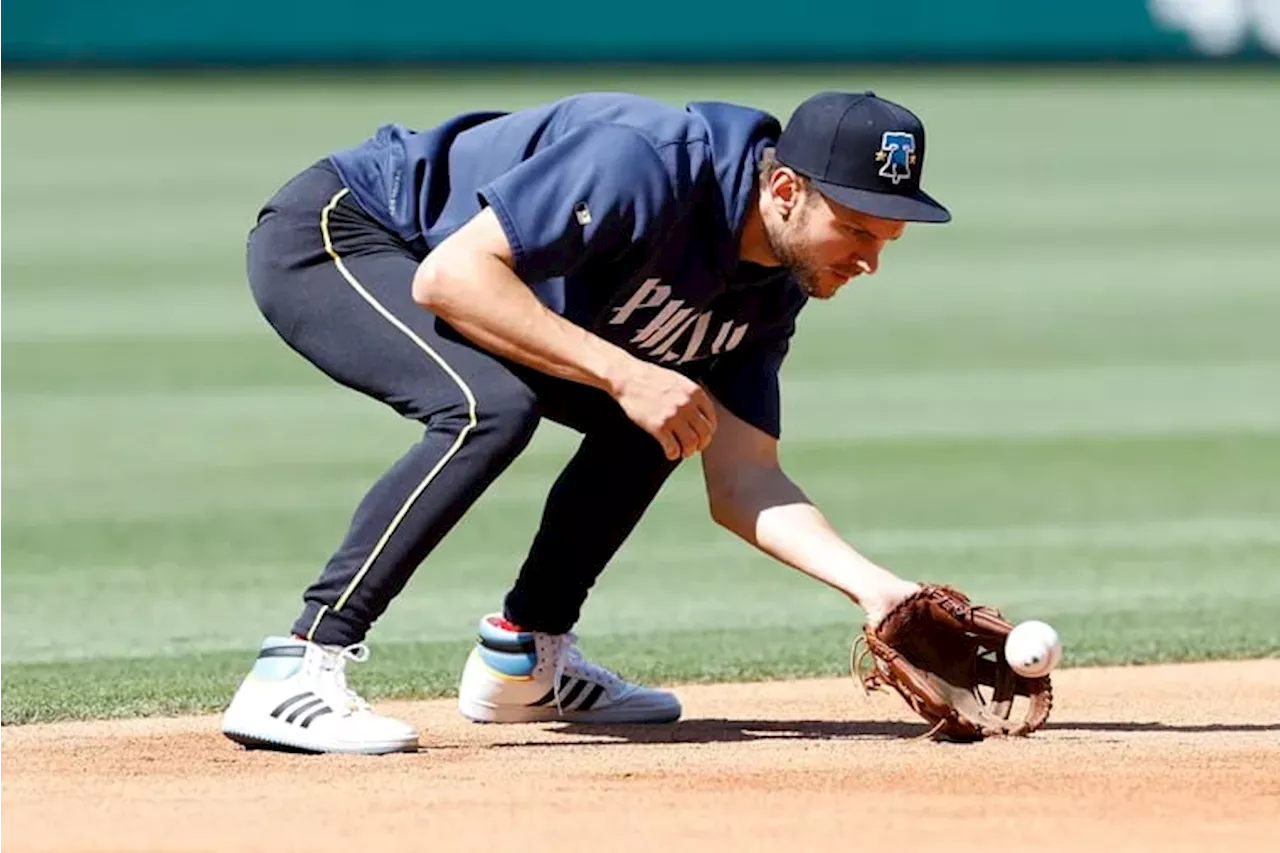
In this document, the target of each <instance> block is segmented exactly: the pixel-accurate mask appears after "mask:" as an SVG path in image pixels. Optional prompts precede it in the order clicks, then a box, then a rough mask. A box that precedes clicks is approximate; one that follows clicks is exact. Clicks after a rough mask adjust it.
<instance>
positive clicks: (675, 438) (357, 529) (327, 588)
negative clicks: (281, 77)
mask: <svg viewBox="0 0 1280 853" xmlns="http://www.w3.org/2000/svg"><path fill="white" fill-rule="evenodd" d="M924 155H925V134H924V128H923V126H922V125H921V122H920V120H919V119H918V118H917V117H916V116H915V115H914V114H913V113H911V112H910V111H909V110H907V109H905V108H904V107H902V106H900V105H898V104H895V103H892V102H890V101H887V100H883V99H881V98H879V97H876V96H875V95H874V94H872V93H870V92H867V93H840V92H825V93H821V94H818V95H816V96H814V97H812V98H810V99H808V100H806V101H805V102H804V103H803V104H801V105H800V106H799V107H798V108H797V109H796V111H795V113H794V114H793V115H792V117H791V118H790V120H789V122H788V124H787V126H786V129H785V130H783V129H782V127H781V125H780V123H779V121H778V120H777V119H775V118H774V117H772V116H770V115H768V114H766V113H764V112H760V111H758V110H755V109H750V108H747V107H743V106H737V105H732V104H726V103H709V102H708V103H691V104H689V105H687V106H686V107H685V108H683V109H680V108H675V107H672V106H668V105H665V104H662V103H658V102H655V101H652V100H649V99H646V98H642V97H638V96H634V95H626V94H611V93H592V94H583V95H577V96H573V97H568V98H565V99H563V100H560V101H556V102H554V103H550V104H546V105H544V106H539V107H534V108H530V109H525V110H521V111H517V112H512V113H498V112H484V113H470V114H466V115H460V116H457V117H455V118H452V119H450V120H448V121H446V122H444V123H443V124H440V125H439V126H436V127H433V128H431V129H429V130H424V131H414V130H409V129H406V128H405V127H402V126H400V125H388V126H385V127H382V128H381V129H379V130H378V131H377V133H376V134H375V135H374V136H373V137H372V138H371V139H369V140H367V141H366V142H364V143H363V144H361V145H358V146H356V147H354V148H351V149H349V150H344V151H340V152H338V153H336V154H333V155H332V156H330V157H328V158H326V159H325V160H323V161H321V162H319V163H317V164H315V165H314V166H312V167H310V168H309V169H307V170H306V171H304V172H302V173H301V174H300V175H298V176H297V177H295V178H293V179H292V180H291V181H289V182H288V183H287V184H286V185H285V186H284V187H283V188H282V189H281V190H280V191H279V192H278V193H277V194H276V195H275V196H274V197H273V198H272V199H271V200H270V201H268V202H267V204H266V206H265V207H264V208H263V209H262V211H261V213H260V215H259V218H258V221H257V224H256V225H255V227H254V228H253V230H252V232H251V234H250V237H249V244H248V270H249V282H250V285H251V287H252V291H253V294H254V297H255V299H256V301H257V304H258V306H259V307H260V309H261V310H262V313H263V314H264V316H265V317H266V319H267V320H268V321H269V322H270V323H271V325H272V326H273V327H274V328H275V330H276V331H277V332H278V333H279V335H280V336H281V337H282V338H283V339H284V340H285V341H286V342H287V343H288V345H289V346H290V347H292V348H293V349H294V350H296V351H297V352H298V353H300V354H301V355H302V356H303V357H304V358H306V359H307V360H308V361H310V362H311V363H312V364H314V365H315V366H316V367H318V368H319V369H320V370H322V371H324V372H325V373H326V374H328V375H329V376H330V377H331V378H333V379H334V380H335V381H337V382H339V383H341V384H343V385H346V386H349V387H351V388H353V389H355V390H357V391H360V392H362V393H364V394H366V395H368V396H370V397H373V398H374V399H377V400H380V401H382V402H383V403H385V404H386V405H388V406H390V407H391V408H392V409H394V410H395V411H397V412H398V413H399V414H400V415H401V416H402V417H406V418H411V419H413V420H416V421H418V422H420V423H421V424H422V425H423V427H424V432H423V434H422V439H421V440H420V441H419V442H418V443H417V444H415V445H413V446H412V447H410V448H409V449H408V451H407V452H406V453H405V454H404V455H403V456H402V457H401V458H400V459H399V461H397V462H396V463H395V464H394V465H392V466H391V467H390V469H388V470H387V471H386V473H385V474H383V475H382V477H381V478H380V479H379V480H378V481H377V482H375V483H374V484H373V486H372V487H371V488H370V490H369V491H368V493H367V494H366V495H365V497H364V498H363V500H362V501H361V502H360V504H359V505H358V507H357V508H356V510H355V513H354V517H353V518H352V520H351V525H350V528H349V529H348V531H347V533H346V537H345V538H344V540H343V541H342V543H341V544H340V546H339V547H338V549H337V550H336V551H335V552H334V554H333V556H332V557H331V558H330V559H329V561H328V563H327V565H326V566H325V567H324V569H323V571H322V572H321V573H320V577H319V579H318V580H316V582H315V583H314V584H312V585H311V586H310V587H309V588H308V589H307V590H306V592H305V595H304V606H303V609H302V613H301V615H300V616H299V617H298V619H297V621H296V622H295V623H294V624H293V627H292V631H291V633H290V634H289V635H287V636H280V637H269V638H267V639H266V640H265V642H263V644H262V646H261V651H260V653H259V655H258V658H257V661H256V662H255V664H254V666H253V669H252V671H251V673H250V674H249V676H248V677H247V678H246V679H245V681H244V682H243V684H242V686H241V687H240V689H239V690H238V691H237V693H236V694H235V697H234V699H233V700H232V702H231V705H230V707H229V708H228V709H227V711H226V714H225V716H224V719H223V731H224V733H225V734H226V735H227V736H228V737H230V738H231V739H232V740H235V741H237V742H239V743H243V744H246V745H249V746H258V747H275V748H286V749H294V750H306V751H313V752H363V753H381V752H391V751H397V750H410V749H414V748H416V746H417V743H418V737H417V733H416V732H415V731H414V729H413V728H412V727H411V726H409V725H407V724H406V723H403V722H400V721H398V720H393V719H390V718H387V717H384V716H381V715H379V714H377V713H376V712H374V711H373V710H372V709H371V708H370V706H369V705H368V704H367V703H366V702H365V701H364V700H363V699H361V698H360V696H359V695H357V694H356V692H355V691H353V690H352V689H351V688H350V687H348V686H347V681H346V670H345V667H346V662H347V661H348V660H357V661H359V660H364V659H365V658H366V657H367V656H368V650H367V647H366V646H365V645H364V639H365V636H366V634H367V632H368V631H369V628H370V626H371V625H372V624H373V623H374V621H375V620H376V619H377V618H378V617H379V616H380V615H381V614H382V613H383V612H384V611H385V610H386V608H387V606H388V605H389V604H390V602H391V600H392V599H393V598H395V596H396V594H397V593H399V592H400V590H401V589H402V588H403V587H404V585H405V583H406V582H407V581H408V580H409V577H410V576H411V575H412V574H413V572H414V571H415V570H416V569H417V567H418V566H419V564H421V563H422V562H423V560H424V559H426V558H427V556H428V555H429V554H430V553H431V551H432V549H433V548H434V547H435V546H436V544H437V543H439V542H440V540H441V539H442V538H443V537H444V536H445V535H446V534H447V533H448V532H449V530H450V529H451V528H452V527H453V525H454V524H455V523H457V521H458V520H459V519H460V518H461V517H462V516H463V515H464V514H465V513H466V511H467V509H468V508H469V507H470V506H471V505H472V504H473V502H474V501H475V500H476V499H477V498H478V497H480V495H481V493H482V492H484V490H485V489H486V488H487V487H488V486H489V484H490V483H492V482H493V481H494V480H495V479H496V478H497V477H498V476H499V475H500V474H501V473H502V472H503V470H504V469H505V468H506V467H507V466H508V465H509V464H510V463H511V461H512V460H513V459H515V458H516V456H517V455H519V454H520V452H521V451H522V450H523V449H524V448H525V446H526V445H527V443H528V442H529V439H530V438H531V436H532V435H533V432H534V429H535V427H536V426H537V424H538V422H539V421H540V420H541V419H542V418H550V419H552V420H553V421H556V422H558V423H561V424H564V425H566V426H568V427H570V428H572V429H573V430H576V431H578V432H580V433H581V434H582V441H581V444H580V445H579V446H578V449H577V451H576V453H575V454H574V456H573V457H572V459H571V460H570V461H569V463H568V464H567V465H566V466H565V468H564V469H563V470H562V471H561V472H560V474H559V476H558V478H557V479H556V481H555V483H554V484H553V485H552V486H551V489H550V493H549V495H548V496H547V499H546V504H545V507H544V509H543V514H542V519H541V524H540V526H539V528H538V531H537V533H536V535H535V536H534V539H533V542H532V544H531V545H530V547H529V551H528V553H527V555H526V556H525V559H524V563H523V564H522V565H521V566H520V568H519V573H518V576H517V577H516V579H515V583H514V585H513V586H512V588H511V589H510V591H509V592H508V593H507V595H506V598H505V600H504V602H503V607H502V610H501V612H500V613H494V614H491V615H488V616H485V617H483V618H482V619H481V620H480V627H479V636H478V641H477V644H476V646H475V648H474V650H473V651H472V653H471V655H470V657H469V658H468V660H467V662H466V666H465V669H464V670H463V673H462V681H461V685H460V689H459V708H460V710H461V712H462V713H463V714H464V715H465V716H467V717H469V718H471V719H473V720H478V721H487V722H530V721H547V720H565V721H578V722H588V723H592V722H600V723H615V722H616V723H630V722H665V721H672V720H676V719H677V718H678V717H679V715H680V703H679V701H678V700H677V699H676V697H675V696H674V695H672V694H671V693H668V692H665V691H661V690H655V689H650V688H646V687H642V686H640V685H637V684H632V683H629V682H627V681H626V680H624V679H622V678H620V677H619V676H617V675H616V674H614V673H612V672H610V671H609V670H607V669H606V668H604V667H602V666H599V665H597V664H594V663H592V662H590V661H588V660H587V659H586V658H584V657H583V655H582V654H581V652H580V651H579V650H578V648H577V646H576V644H575V637H574V635H573V633H571V631H572V628H573V626H574V623H575V622H576V621H577V620H578V616H579V611H580V609H581V607H582V605H583V602H584V601H585V599H586V597H587V594H588V591H589V590H590V589H591V586H592V584H593V583H594V582H595V580H596V578H597V577H598V576H599V574H600V572H601V571H602V570H603V569H604V567H605V566H606V565H607V563H608V562H609V560H610V559H611V558H612V556H613V554H614V553H615V552H616V551H617V549H618V548H619V546H621V545H622V543H623V541H624V540H625V539H626V537H627V536H628V534H629V533H630V532H631V530H632V528H633V527H634V526H635V524H636V523H637V522H638V520H639V519H640V517H641V515H642V514H643V513H644V511H645V509H646V508H647V507H648V506H649V504H650V502H651V501H653V499H654V497H655V496H656V495H657V493H658V491H659V489H660V488H661V487H662V484H663V482H664V481H665V480H666V479H667V477H668V476H669V475H670V474H671V472H672V471H673V470H674V469H675V467H676V466H677V465H678V464H679V463H680V462H681V460H683V459H687V458H688V457H690V456H693V455H695V454H701V456H702V466H703V472H704V475H705V481H706V489H707V495H708V498H709V502H710V508H711V515H712V517H713V518H714V519H715V521H716V522H718V523H719V524H720V525H722V526H723V527H726V528H728V529H729V530H730V531H732V532H733V533H735V534H737V535H738V536H740V537H742V538H743V539H745V540H746V541H748V542H750V543H751V544H753V545H755V546H756V547H758V548H759V549H760V550H762V551H763V552H765V553H767V554H769V555H771V556H773V557H775V558H776V559H778V560H779V561H781V562H782V563H785V564H787V565H790V566H792V567H794V568H796V569H798V570H800V571H801V572H804V573H805V574H807V575H810V576H812V577H814V578H816V579H817V580H819V581H822V582H824V583H826V584H829V585H830V586H832V587H834V588H836V589H838V590H840V591H842V592H844V593H845V594H846V595H847V596H848V597H849V598H850V599H851V600H852V601H853V602H854V603H856V604H858V605H860V606H861V607H862V608H863V609H864V610H865V611H866V613H867V616H868V619H869V620H871V621H872V622H873V623H874V622H875V621H876V620H877V619H878V618H879V617H880V616H881V615H882V614H883V613H885V612H886V611H887V609H888V608H890V607H891V606H893V605H894V604H895V603H897V602H899V601H901V600H902V599H904V598H905V597H906V596H908V595H909V594H911V593H912V592H914V591H915V590H917V588H918V587H917V585H916V584H915V583H912V582H909V581H906V580H903V579H900V578H898V577H897V576H895V575H894V574H892V573H890V572H889V571H887V570H885V569H883V568H881V567H879V566H877V565H875V564H874V563H872V562H870V561H869V560H867V559H866V558H864V557H863V556H861V555H859V554H858V553H857V552H856V551H855V550H854V549H853V548H852V547H851V546H850V545H849V544H847V543H846V542H845V541H843V540H842V539H841V538H840V537H839V536H838V535H837V534H836V533H835V532H834V531H833V529H832V528H831V526H830V525H829V524H828V523H827V521H826V520H825V518H824V517H823V515H822V514H821V513H820V512H819V510H818V509H816V508H815V507H814V506H813V505H812V504H811V503H810V502H809V500H808V499H807V498H806V497H805V495H804V493H803V492H802V491H801V490H800V488H799V487H798V486H796V485H795V484H794V483H792V481H791V480H790V479H788V478H787V476H786V475H785V474H784V473H783V472H782V470H781V469H780V468H779V464H778V437H779V435H780V418H779V412H780V403H779V399H780V398H779V377H778V371H779V367H780V365H781V364H782V361H783V358H784V357H785V355H786V353H787V348H788V344H789V341H790V339H791V336H792V334H793V333H794V332H795V328H796V316H797V314H798V313H799V311H800V310H801V309H802V308H803V307H804V305H805V303H806V302H807V300H808V299H809V298H814V299H819V300H821V299H827V298H830V297H831V296H833V295H834V294H835V293H836V292H837V291H838V290H839V289H840V288H841V287H842V286H843V285H844V284H845V283H846V282H847V281H848V280H850V279H852V278H855V277H857V276H859V275H870V274H872V273H874V272H875V271H876V268H877V266H878V265H879V262H880V253H881V250H882V249H883V248H884V246H885V244H886V243H888V242H890V241H893V240H897V239H898V238H899V237H901V236H902V233H903V229H904V227H905V224H906V223H907V222H946V221H948V220H949V219H950V214H949V213H948V212H947V210H946V208H944V207H943V206H942V205H941V204H939V203H938V202H936V201H935V200H934V199H932V198H930V197H929V196H928V195H926V194H925V193H924V192H923V191H922V190H921V188H920V175H921V172H922V171H923V167H924Z"/></svg>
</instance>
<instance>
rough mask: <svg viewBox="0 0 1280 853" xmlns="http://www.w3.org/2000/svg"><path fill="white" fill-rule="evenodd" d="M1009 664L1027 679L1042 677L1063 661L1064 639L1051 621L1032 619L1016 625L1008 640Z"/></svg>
mask: <svg viewBox="0 0 1280 853" xmlns="http://www.w3.org/2000/svg"><path fill="white" fill-rule="evenodd" d="M1004 656H1005V659H1006V660H1008V661H1009V667H1010V668H1011V669H1012V670H1013V671H1014V672H1016V673H1018V675H1021V676H1023V677H1024V678H1041V677H1043V676H1046V675H1048V674H1049V673H1050V672H1052V671H1053V668H1054V667H1055V666H1057V665H1058V662H1059V661H1061V660H1062V640H1061V639H1059V638H1058V632H1057V631H1055V630H1053V626H1052V625H1050V624H1048V623H1047V622H1041V621H1039V620H1036V619H1031V620H1028V621H1026V622H1019V623H1018V624H1017V625H1014V626H1013V630H1012V631H1010V632H1009V636H1008V637H1006V638H1005V641H1004Z"/></svg>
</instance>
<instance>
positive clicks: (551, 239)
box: [479, 125, 676, 282]
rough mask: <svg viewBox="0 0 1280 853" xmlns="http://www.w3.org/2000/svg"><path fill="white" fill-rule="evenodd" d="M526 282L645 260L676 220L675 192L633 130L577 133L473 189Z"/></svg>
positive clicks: (662, 167)
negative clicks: (633, 256) (633, 257)
mask: <svg viewBox="0 0 1280 853" xmlns="http://www.w3.org/2000/svg"><path fill="white" fill-rule="evenodd" d="M479 195H480V201H481V204H487V205H488V206H489V207H491V208H493V211H494V213H495V214H496V215H497V217H498V221H499V222H500V223H501V224H502V228H503V231H505V232H506V235H507V240H508V241H509V242H510V243H511V248H512V252H513V254H514V257H515V272H516V274H517V275H519V276H520V277H521V278H522V279H524V280H525V281H527V282H535V281H540V280H543V279H548V278H554V277H557V276H565V275H571V274H572V273H574V272H575V271H576V270H577V269H579V268H580V267H581V266H583V265H584V264H585V263H587V262H589V261H616V260H618V259H619V258H621V257H623V256H624V255H630V253H632V252H634V251H637V250H639V251H640V252H641V254H643V255H647V254H648V252H649V251H651V250H652V249H653V248H654V247H655V246H657V245H658V244H659V242H660V241H661V237H662V235H663V233H664V232H665V231H666V230H667V228H668V227H669V225H670V223H671V222H672V221H673V220H674V219H675V210H674V209H675V207H676V197H675V196H676V194H675V192H674V190H673V186H672V179H671V176H670V175H669V174H668V172H667V169H666V166H665V165H664V163H663V161H662V159H661V158H660V157H659V156H658V153H657V151H655V150H654V148H653V146H652V145H651V144H650V143H649V142H648V140H646V139H645V138H644V137H643V136H641V135H640V134H639V133H637V132H636V131H635V130H633V129H630V128H626V127H620V126H616V125H590V126H587V127H583V128H579V129H578V130H575V131H573V132H572V133H569V134H567V135H566V136H564V137H563V138H561V139H558V140H556V141H555V142H554V143H552V144H551V145H549V146H547V147H546V148H544V149H542V150H541V151H539V152H538V153H536V154H534V155H533V156H532V157H530V158H529V159H527V160H525V161H523V162H521V163H520V164H519V165H518V166H516V167H515V168H513V169H511V170H510V171H508V172H506V173H504V174H502V175H500V176H499V177H497V178H496V179H494V180H493V181H492V182H490V183H489V184H487V185H485V186H483V187H481V188H480V190H479Z"/></svg>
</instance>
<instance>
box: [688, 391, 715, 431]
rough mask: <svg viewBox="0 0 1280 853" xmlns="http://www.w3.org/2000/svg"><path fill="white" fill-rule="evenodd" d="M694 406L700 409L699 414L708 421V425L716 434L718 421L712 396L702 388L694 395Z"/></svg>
mask: <svg viewBox="0 0 1280 853" xmlns="http://www.w3.org/2000/svg"><path fill="white" fill-rule="evenodd" d="M693 404H694V405H695V406H697V407H698V413H699V414H700V415H702V416H703V417H704V418H706V419H707V423H709V424H711V431H712V432H715V429H716V426H717V425H718V421H717V420H716V404H715V403H714V402H713V401H712V399H711V395H710V394H708V393H707V392H706V391H704V390H702V389H701V388H699V389H698V392H697V393H696V394H694V395H693Z"/></svg>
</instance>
